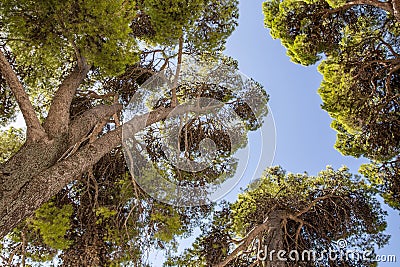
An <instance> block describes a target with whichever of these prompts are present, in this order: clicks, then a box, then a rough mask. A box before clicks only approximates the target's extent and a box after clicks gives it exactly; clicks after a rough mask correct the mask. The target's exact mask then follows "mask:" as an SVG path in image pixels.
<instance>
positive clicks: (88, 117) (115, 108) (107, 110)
mask: <svg viewBox="0 0 400 267" xmlns="http://www.w3.org/2000/svg"><path fill="white" fill-rule="evenodd" d="M121 110H122V105H121V104H114V105H111V106H109V105H99V106H96V107H94V108H92V109H89V110H87V111H86V112H84V113H83V114H82V115H80V116H78V117H76V118H75V119H73V120H72V121H71V123H70V126H69V141H68V143H69V145H70V146H73V145H75V144H76V143H77V142H79V141H80V140H81V139H82V138H84V137H85V136H86V135H87V134H88V133H89V132H90V131H91V130H92V129H93V127H94V126H95V125H96V124H97V123H98V122H99V121H101V120H103V119H105V118H107V117H111V116H112V115H113V114H115V113H117V112H119V111H121Z"/></svg>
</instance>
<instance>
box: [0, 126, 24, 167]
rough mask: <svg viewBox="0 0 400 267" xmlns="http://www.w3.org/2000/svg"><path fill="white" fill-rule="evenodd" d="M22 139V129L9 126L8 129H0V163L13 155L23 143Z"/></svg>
mask: <svg viewBox="0 0 400 267" xmlns="http://www.w3.org/2000/svg"><path fill="white" fill-rule="evenodd" d="M24 139H25V137H24V133H23V131H22V129H17V128H14V127H10V128H9V129H8V130H0V163H3V162H5V161H7V160H8V159H9V158H10V157H11V156H12V155H14V154H15V153H16V152H17V151H18V150H19V149H20V147H21V146H22V144H23V143H24Z"/></svg>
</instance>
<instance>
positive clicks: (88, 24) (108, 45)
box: [0, 0, 137, 74]
mask: <svg viewBox="0 0 400 267" xmlns="http://www.w3.org/2000/svg"><path fill="white" fill-rule="evenodd" d="M0 14H1V16H2V19H3V21H4V25H7V26H3V28H2V31H5V32H6V33H7V36H8V38H10V40H16V41H14V42H9V45H10V47H12V48H13V53H14V54H16V55H17V60H18V61H19V62H21V63H25V64H28V62H30V60H33V62H32V63H36V62H38V61H40V62H41V63H42V64H43V65H45V66H46V67H47V68H49V69H53V70H56V69H58V68H59V67H60V66H61V64H65V62H66V61H70V60H71V58H73V57H74V56H76V53H79V54H80V55H81V56H84V57H85V58H86V59H87V60H88V61H89V63H90V64H93V65H95V66H97V67H100V68H101V69H103V70H104V72H105V73H108V74H115V73H120V72H121V71H123V70H124V68H125V65H126V64H128V63H133V62H135V61H136V60H137V57H136V55H135V51H137V47H136V41H135V40H134V39H133V38H131V37H130V36H129V34H130V32H131V29H130V27H129V25H130V22H131V21H132V20H133V18H134V16H135V3H134V2H133V1H123V0H117V1H107V0H103V1H75V0H69V1H63V2H58V1H53V0H38V1H15V0H6V1H2V2H1V4H0ZM35 65H36V64H35Z"/></svg>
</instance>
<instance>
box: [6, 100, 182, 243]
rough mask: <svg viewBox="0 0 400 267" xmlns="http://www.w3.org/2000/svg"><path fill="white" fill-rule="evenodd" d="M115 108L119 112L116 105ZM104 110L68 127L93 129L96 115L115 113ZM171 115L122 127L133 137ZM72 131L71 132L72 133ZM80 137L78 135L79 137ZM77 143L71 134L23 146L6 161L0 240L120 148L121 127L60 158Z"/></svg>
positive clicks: (161, 113) (161, 112) (164, 111)
mask: <svg viewBox="0 0 400 267" xmlns="http://www.w3.org/2000/svg"><path fill="white" fill-rule="evenodd" d="M118 106H119V108H120V105H118ZM118 106H117V108H118ZM105 110H108V112H105ZM105 110H103V109H101V108H98V109H97V111H98V113H96V114H97V115H95V114H94V113H93V112H88V113H86V115H85V114H84V115H82V116H83V117H80V118H79V119H80V120H81V119H82V118H85V119H82V120H81V123H83V124H82V125H81V126H80V127H79V126H78V125H75V124H74V122H72V123H71V126H73V125H75V126H74V127H75V128H76V129H78V128H81V129H84V128H90V127H88V126H90V125H93V122H94V121H96V120H97V121H98V119H99V118H102V119H103V118H104V116H99V114H101V115H106V117H107V116H111V115H110V113H112V112H115V109H113V108H108V109H105ZM171 111H172V108H159V109H157V110H154V111H152V112H150V113H148V114H143V115H140V116H136V117H134V118H133V119H132V120H131V121H130V122H128V123H127V124H125V126H124V127H126V129H128V130H129V131H130V134H135V133H136V132H138V131H140V130H142V129H143V127H145V126H148V125H151V124H153V123H156V122H158V121H160V120H162V119H165V118H166V117H167V116H168V115H169V113H170V112H171ZM185 111H186V109H185V108H182V109H181V110H179V108H178V110H177V112H178V113H179V112H185ZM90 118H91V119H90ZM74 127H72V128H71V129H75V128H74ZM82 134H83V133H82V132H81V133H80V135H82ZM86 134H87V133H86ZM84 136H85V135H83V137H84ZM81 138H82V136H81ZM78 139H79V138H78V135H76V132H74V133H71V134H70V135H65V136H61V137H59V138H58V139H53V140H50V141H48V140H47V139H45V140H41V141H39V142H35V143H31V144H26V145H24V146H23V147H22V148H21V150H20V151H19V152H18V153H17V154H16V155H14V156H13V157H12V158H11V159H10V160H9V161H7V162H6V163H5V164H3V166H0V238H2V237H4V236H5V235H6V234H7V233H9V232H10V231H11V230H12V229H13V228H14V227H16V226H17V224H18V223H19V222H21V221H22V220H23V219H25V218H27V217H28V216H30V215H31V214H32V213H33V212H34V211H35V210H36V209H37V208H39V207H40V206H41V205H42V204H43V203H44V202H46V201H48V200H49V199H50V198H51V197H52V196H54V195H55V194H57V193H58V192H59V191H60V190H61V189H62V188H63V187H65V186H66V185H68V183H71V182H72V181H74V180H75V179H77V178H78V177H79V176H80V175H82V174H83V173H84V172H85V171H87V170H88V168H89V167H91V166H93V165H94V164H95V163H96V162H98V161H99V160H100V159H101V158H102V157H103V156H104V155H105V154H107V153H108V152H110V151H111V150H112V149H114V148H115V147H117V146H119V145H121V139H122V127H118V128H117V129H115V130H113V131H111V132H108V133H107V134H105V135H103V136H101V137H99V138H98V139H96V140H95V141H94V142H93V143H89V144H87V145H85V146H83V147H82V148H80V149H79V150H77V151H76V152H74V153H72V155H69V156H68V157H67V158H62V156H65V154H66V152H68V149H69V148H70V146H71V144H70V142H71V140H75V141H77V140H78Z"/></svg>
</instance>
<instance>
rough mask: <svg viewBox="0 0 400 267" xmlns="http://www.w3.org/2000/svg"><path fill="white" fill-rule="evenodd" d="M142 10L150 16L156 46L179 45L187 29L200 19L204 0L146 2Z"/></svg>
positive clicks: (146, 0) (150, 0) (154, 0)
mask: <svg viewBox="0 0 400 267" xmlns="http://www.w3.org/2000/svg"><path fill="white" fill-rule="evenodd" d="M142 5H143V6H142V9H143V10H144V12H145V13H146V14H147V15H148V16H150V18H151V25H152V27H153V28H154V30H155V32H156V35H155V36H154V37H152V38H151V41H153V42H154V43H155V44H162V45H172V44H177V41H178V39H179V38H180V37H181V36H182V35H183V31H184V29H185V28H187V27H189V25H190V24H191V23H192V22H193V21H194V20H196V19H197V18H198V17H199V13H200V11H201V10H202V9H203V5H204V1H203V0H185V1H177V0H166V1H163V0H144V1H143V3H142Z"/></svg>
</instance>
